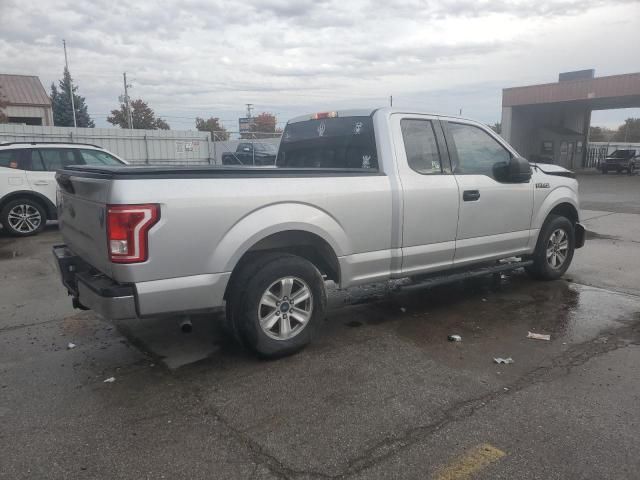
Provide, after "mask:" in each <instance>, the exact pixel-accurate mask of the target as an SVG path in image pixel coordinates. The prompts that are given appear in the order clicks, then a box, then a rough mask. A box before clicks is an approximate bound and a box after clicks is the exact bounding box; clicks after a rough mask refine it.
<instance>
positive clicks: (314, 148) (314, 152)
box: [276, 117, 378, 170]
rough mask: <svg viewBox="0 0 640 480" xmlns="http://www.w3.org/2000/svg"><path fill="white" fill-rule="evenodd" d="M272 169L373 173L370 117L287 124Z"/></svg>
mask: <svg viewBox="0 0 640 480" xmlns="http://www.w3.org/2000/svg"><path fill="white" fill-rule="evenodd" d="M276 166H277V167H280V168H287V167H288V168H345V169H366V170H377V168H378V157H377V152H376V143H375V138H374V133H373V122H372V120H371V117H334V118H323V119H318V120H306V121H303V122H295V123H290V124H288V125H287V126H286V128H285V129H284V133H283V135H282V141H281V142H280V150H279V151H278V158H277V160H276Z"/></svg>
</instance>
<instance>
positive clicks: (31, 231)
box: [0, 198, 47, 237]
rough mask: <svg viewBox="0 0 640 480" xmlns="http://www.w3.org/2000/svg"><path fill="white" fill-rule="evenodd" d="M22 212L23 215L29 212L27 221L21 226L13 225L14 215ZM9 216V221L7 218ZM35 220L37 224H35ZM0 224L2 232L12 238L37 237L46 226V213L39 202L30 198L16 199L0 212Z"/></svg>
mask: <svg viewBox="0 0 640 480" xmlns="http://www.w3.org/2000/svg"><path fill="white" fill-rule="evenodd" d="M22 211H24V212H25V214H29V212H31V216H30V217H29V221H28V222H26V223H22V224H18V225H16V224H15V221H16V220H15V215H16V213H19V212H22ZM10 215H11V217H12V218H11V219H10V218H9V216H10ZM36 220H37V223H36ZM0 223H2V226H3V227H4V230H5V231H6V232H7V233H8V234H9V235H12V236H14V237H28V236H30V235H37V234H38V233H40V232H41V231H42V230H44V227H45V225H46V224H47V212H46V210H45V209H44V207H43V206H42V205H41V204H40V202H38V201H36V200H32V199H31V198H16V199H15V200H11V201H10V202H9V203H7V204H6V205H5V206H4V208H3V209H2V211H1V212H0Z"/></svg>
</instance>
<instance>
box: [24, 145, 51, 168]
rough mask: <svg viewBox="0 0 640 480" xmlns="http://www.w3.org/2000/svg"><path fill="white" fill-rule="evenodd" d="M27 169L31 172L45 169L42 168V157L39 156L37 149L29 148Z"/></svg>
mask: <svg viewBox="0 0 640 480" xmlns="http://www.w3.org/2000/svg"><path fill="white" fill-rule="evenodd" d="M27 170H31V171H33V172H42V171H46V170H47V169H46V168H44V164H43V163H42V158H41V157H40V152H38V150H31V151H30V152H29V166H28V168H27Z"/></svg>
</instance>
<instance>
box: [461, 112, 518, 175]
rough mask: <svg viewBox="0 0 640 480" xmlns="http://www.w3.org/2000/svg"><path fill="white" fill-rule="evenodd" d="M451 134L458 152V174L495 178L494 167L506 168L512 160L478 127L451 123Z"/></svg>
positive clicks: (509, 155) (501, 147)
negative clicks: (506, 164)
mask: <svg viewBox="0 0 640 480" xmlns="http://www.w3.org/2000/svg"><path fill="white" fill-rule="evenodd" d="M449 132H450V133H451V136H452V137H453V142H454V143H455V146H456V150H457V152H458V165H457V166H456V171H455V173H457V174H475V175H488V176H490V177H494V173H493V172H494V167H498V166H504V165H505V163H509V160H511V154H510V153H509V152H508V151H507V150H506V149H505V148H504V147H503V146H502V145H500V144H499V143H498V142H497V141H496V140H495V139H494V138H493V137H492V136H491V135H489V134H488V133H487V132H485V131H484V130H482V129H480V128H478V127H474V126H473V125H463V124H461V123H449Z"/></svg>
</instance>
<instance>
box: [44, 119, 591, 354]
mask: <svg viewBox="0 0 640 480" xmlns="http://www.w3.org/2000/svg"><path fill="white" fill-rule="evenodd" d="M57 181H58V185H59V192H58V193H59V194H58V217H59V219H60V220H59V221H60V230H61V232H62V236H63V238H64V241H65V245H58V246H56V247H54V255H55V257H56V259H57V262H58V265H59V267H60V271H61V275H62V281H63V283H64V285H65V286H66V288H67V290H68V292H69V294H70V295H71V296H72V298H73V302H74V305H75V306H76V307H78V308H90V309H92V310H95V311H96V312H98V313H99V314H101V315H102V316H104V317H107V318H111V319H127V318H131V319H135V318H136V317H147V316H155V315H164V314H176V315H181V314H189V313H192V312H207V311H213V310H215V309H217V308H219V307H221V306H225V307H226V320H227V324H228V327H229V329H230V330H231V331H232V332H233V334H234V335H235V336H236V338H237V339H238V340H239V341H240V342H241V343H242V344H244V345H245V346H247V347H249V348H251V349H253V350H254V351H255V352H257V353H258V354H259V355H262V356H266V357H274V356H281V355H285V354H289V353H292V352H295V351H297V350H299V349H301V348H302V347H303V346H305V345H306V344H307V343H308V342H309V341H310V340H311V338H312V336H313V333H314V331H316V330H317V329H318V328H319V327H320V326H321V325H322V320H323V317H324V315H325V306H326V292H325V282H326V281H328V280H332V281H333V282H335V283H336V284H338V285H339V286H340V287H342V288H344V287H350V286H353V285H359V284H365V283H370V282H379V281H386V280H390V279H397V278H404V277H408V278H410V279H411V281H413V282H415V283H418V284H421V282H422V283H424V284H426V285H428V284H433V283H434V282H435V283H437V282H439V281H442V280H443V279H444V280H446V279H452V280H454V279H460V278H467V277H468V276H473V275H479V274H487V273H492V272H493V273H495V272H499V271H503V270H507V269H514V268H520V267H524V268H525V269H526V270H527V271H528V272H529V273H530V274H531V275H532V276H533V277H535V278H538V279H556V278H558V277H560V276H561V275H562V274H563V273H564V272H565V271H566V270H567V268H568V267H569V264H570V263H571V260H572V258H573V253H574V249H575V248H579V247H581V246H582V245H583V244H584V238H585V232H584V228H583V227H582V226H581V224H580V223H579V218H578V211H579V210H578V182H577V181H576V179H575V176H574V174H573V173H572V172H570V171H568V170H566V169H564V168H561V167H558V166H554V165H542V164H540V165H536V164H530V163H529V162H528V161H527V160H525V159H524V158H522V157H520V156H519V155H518V153H517V152H516V151H515V150H514V149H513V148H512V147H511V146H509V145H508V144H507V143H506V142H505V141H504V140H503V139H502V138H501V137H499V136H498V135H496V134H495V133H493V132H492V131H491V130H490V129H489V128H487V127H486V126H484V125H482V124H480V123H477V122H474V121H471V120H464V119H460V118H454V117H446V116H438V115H430V114H423V113H415V112H412V111H404V110H394V109H390V108H382V109H376V110H350V111H338V112H323V113H317V114H313V115H305V116H302V117H298V118H295V119H293V120H290V121H289V122H288V123H287V125H286V128H285V129H284V133H283V137H282V141H281V144H280V148H279V151H278V156H277V160H276V165H275V168H269V169H264V168H212V167H205V168H203V167H151V166H148V167H126V168H125V167H122V168H121V167H111V166H100V167H98V166H69V167H66V168H65V169H64V170H61V171H59V172H58V174H57Z"/></svg>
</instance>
